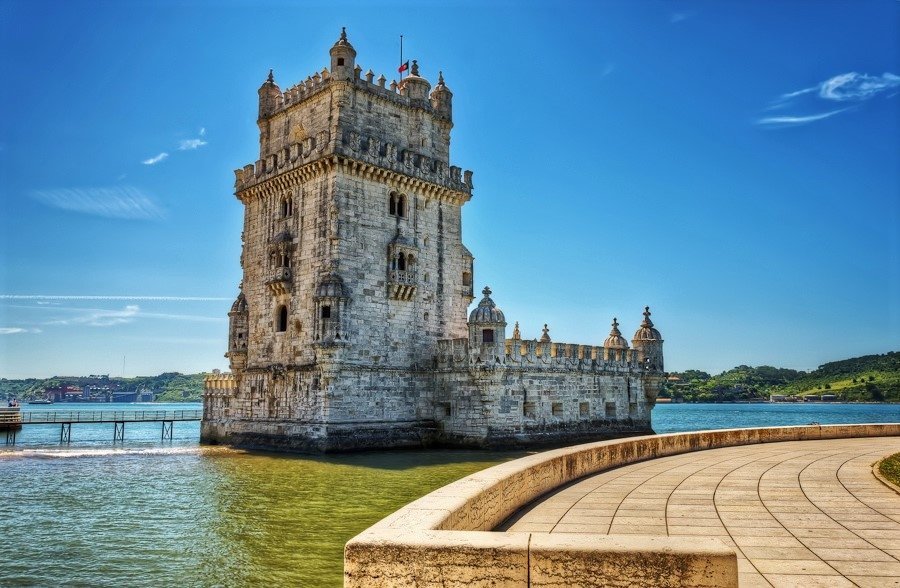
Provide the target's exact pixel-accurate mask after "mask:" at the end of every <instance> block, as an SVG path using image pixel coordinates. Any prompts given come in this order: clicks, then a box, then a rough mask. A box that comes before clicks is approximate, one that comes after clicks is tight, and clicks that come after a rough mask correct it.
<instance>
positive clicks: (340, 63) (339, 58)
mask: <svg viewBox="0 0 900 588" xmlns="http://www.w3.org/2000/svg"><path fill="white" fill-rule="evenodd" d="M338 65H344V58H343V57H338Z"/></svg>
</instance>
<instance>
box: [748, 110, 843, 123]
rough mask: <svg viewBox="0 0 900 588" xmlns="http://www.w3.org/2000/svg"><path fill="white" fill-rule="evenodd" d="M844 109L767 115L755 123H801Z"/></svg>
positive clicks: (813, 120) (832, 114)
mask: <svg viewBox="0 0 900 588" xmlns="http://www.w3.org/2000/svg"><path fill="white" fill-rule="evenodd" d="M845 110H847V109H846V108H841V109H839V110H832V111H831V112H822V113H820V114H810V115H807V116H767V117H765V118H761V119H759V120H758V121H756V122H757V124H761V125H782V126H788V125H801V124H806V123H811V122H815V121H817V120H822V119H825V118H828V117H831V116H834V115H835V114H838V113H839V112H844V111H845Z"/></svg>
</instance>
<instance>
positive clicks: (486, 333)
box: [481, 329, 494, 343]
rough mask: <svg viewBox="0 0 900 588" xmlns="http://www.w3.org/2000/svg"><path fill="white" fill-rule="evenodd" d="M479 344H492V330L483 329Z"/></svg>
mask: <svg viewBox="0 0 900 588" xmlns="http://www.w3.org/2000/svg"><path fill="white" fill-rule="evenodd" d="M481 342H482V343H493V342H494V329H483V330H482V331H481Z"/></svg>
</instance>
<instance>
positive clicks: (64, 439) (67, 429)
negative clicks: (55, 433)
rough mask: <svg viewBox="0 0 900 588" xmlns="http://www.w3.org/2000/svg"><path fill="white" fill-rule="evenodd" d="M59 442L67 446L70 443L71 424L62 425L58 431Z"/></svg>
mask: <svg viewBox="0 0 900 588" xmlns="http://www.w3.org/2000/svg"><path fill="white" fill-rule="evenodd" d="M59 442H60V443H65V444H67V445H68V444H69V443H71V442H72V423H62V426H61V427H60V429H59Z"/></svg>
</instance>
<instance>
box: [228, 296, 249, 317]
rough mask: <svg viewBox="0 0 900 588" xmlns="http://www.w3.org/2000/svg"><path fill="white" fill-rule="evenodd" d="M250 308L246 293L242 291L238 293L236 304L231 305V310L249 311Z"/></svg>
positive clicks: (238, 311) (236, 311)
mask: <svg viewBox="0 0 900 588" xmlns="http://www.w3.org/2000/svg"><path fill="white" fill-rule="evenodd" d="M248 309H249V306H248V305H247V299H246V298H245V297H244V293H243V292H241V293H240V294H238V295H237V298H235V300H234V304H232V305H231V312H235V313H240V312H247V310H248Z"/></svg>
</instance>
